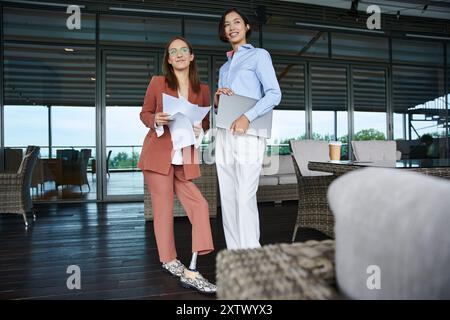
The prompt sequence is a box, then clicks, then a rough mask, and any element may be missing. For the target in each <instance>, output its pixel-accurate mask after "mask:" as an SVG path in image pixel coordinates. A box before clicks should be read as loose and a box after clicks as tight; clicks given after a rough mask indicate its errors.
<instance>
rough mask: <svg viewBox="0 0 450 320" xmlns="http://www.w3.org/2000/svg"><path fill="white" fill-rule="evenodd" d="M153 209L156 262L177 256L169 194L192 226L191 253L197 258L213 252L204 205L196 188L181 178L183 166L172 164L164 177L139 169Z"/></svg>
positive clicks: (183, 177) (171, 204) (206, 205)
mask: <svg viewBox="0 0 450 320" xmlns="http://www.w3.org/2000/svg"><path fill="white" fill-rule="evenodd" d="M142 172H143V173H144V179H145V183H146V184H147V187H148V190H149V192H150V196H151V200H152V207H153V227H154V230H155V238H156V245H157V246H158V254H159V260H160V261H161V262H163V263H164V262H169V261H172V260H173V259H175V258H176V257H177V252H176V249H175V237H174V232H173V201H174V197H173V194H174V192H175V194H176V195H177V198H178V199H179V200H180V202H181V205H182V206H183V208H184V210H185V211H186V214H187V216H188V218H189V221H190V222H191V224H192V252H198V254H199V255H201V254H207V253H210V252H211V251H213V250H214V246H213V241H212V235H211V224H210V221H209V209H208V202H207V201H206V200H205V198H204V197H203V195H202V194H201V192H200V190H199V189H198V188H197V186H196V185H195V184H194V183H193V182H191V181H189V180H186V179H185V176H184V171H183V166H181V165H172V166H171V167H170V170H169V174H168V175H163V174H160V173H157V172H153V171H150V170H143V171H142Z"/></svg>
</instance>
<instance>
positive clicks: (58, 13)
mask: <svg viewBox="0 0 450 320" xmlns="http://www.w3.org/2000/svg"><path fill="white" fill-rule="evenodd" d="M69 17H70V14H67V13H66V8H62V9H59V10H54V11H45V10H30V9H24V8H20V9H18V8H5V9H4V37H5V40H23V41H41V42H54V43H55V42H60V43H68V44H74V43H77V44H81V43H90V44H93V43H94V42H95V15H93V14H88V13H84V12H82V13H81V20H80V27H81V29H73V30H69V29H68V28H67V25H66V22H67V18H69Z"/></svg>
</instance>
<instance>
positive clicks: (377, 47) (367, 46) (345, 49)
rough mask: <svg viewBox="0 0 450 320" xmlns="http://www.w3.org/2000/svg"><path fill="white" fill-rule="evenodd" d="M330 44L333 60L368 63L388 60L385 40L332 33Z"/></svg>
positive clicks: (387, 46)
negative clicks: (367, 61) (368, 61)
mask: <svg viewBox="0 0 450 320" xmlns="http://www.w3.org/2000/svg"><path fill="white" fill-rule="evenodd" d="M331 44H332V45H331V52H332V55H333V58H337V59H353V60H370V61H374V60H375V61H387V60H389V41H388V39H387V38H383V37H371V36H362V35H356V34H344V33H332V34H331Z"/></svg>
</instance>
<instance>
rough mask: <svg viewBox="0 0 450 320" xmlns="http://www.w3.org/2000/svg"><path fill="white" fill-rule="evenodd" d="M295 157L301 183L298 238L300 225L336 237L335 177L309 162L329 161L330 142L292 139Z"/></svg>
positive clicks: (296, 225) (291, 143) (295, 228)
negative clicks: (331, 196)
mask: <svg viewBox="0 0 450 320" xmlns="http://www.w3.org/2000/svg"><path fill="white" fill-rule="evenodd" d="M289 143H290V146H291V152H292V158H293V163H294V168H295V173H296V175H297V183H298V198H299V200H298V213H297V221H296V223H295V227H294V233H293V235H292V242H294V241H295V236H296V235H297V230H298V228H299V227H303V228H313V229H316V230H319V231H321V232H323V233H324V234H326V235H327V236H329V237H331V238H334V230H333V228H334V218H333V215H332V213H331V211H330V208H329V207H328V201H327V197H326V195H327V190H328V186H329V185H330V183H331V182H332V181H333V180H334V178H335V177H334V176H333V175H330V174H329V173H325V172H319V171H310V170H308V169H307V165H308V161H311V160H317V161H328V160H330V158H329V153H328V143H327V142H325V141H314V140H291V141H290V142H289Z"/></svg>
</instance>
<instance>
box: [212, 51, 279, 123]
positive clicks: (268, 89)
mask: <svg viewBox="0 0 450 320" xmlns="http://www.w3.org/2000/svg"><path fill="white" fill-rule="evenodd" d="M224 87H225V88H230V89H231V90H233V92H234V93H235V94H238V95H241V96H246V97H250V98H253V99H256V100H259V101H258V102H257V103H256V104H255V106H254V107H253V108H251V109H250V110H248V111H247V112H246V113H245V116H246V117H247V118H248V120H249V121H250V122H251V121H253V120H255V119H256V118H258V117H260V116H262V115H264V114H266V113H267V112H269V111H270V110H272V109H273V108H274V107H275V106H277V105H278V104H279V103H280V101H281V90H280V85H279V84H278V80H277V76H276V74H275V70H274V68H273V65H272V59H271V58H270V54H269V52H267V51H266V50H264V49H260V48H255V47H253V46H252V45H251V44H245V45H243V46H240V47H239V49H238V50H237V51H236V52H235V53H234V54H233V55H229V57H228V61H227V62H225V63H224V64H223V66H222V67H221V68H220V72H219V88H224Z"/></svg>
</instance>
